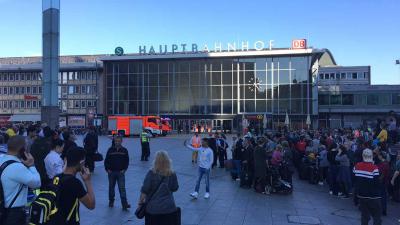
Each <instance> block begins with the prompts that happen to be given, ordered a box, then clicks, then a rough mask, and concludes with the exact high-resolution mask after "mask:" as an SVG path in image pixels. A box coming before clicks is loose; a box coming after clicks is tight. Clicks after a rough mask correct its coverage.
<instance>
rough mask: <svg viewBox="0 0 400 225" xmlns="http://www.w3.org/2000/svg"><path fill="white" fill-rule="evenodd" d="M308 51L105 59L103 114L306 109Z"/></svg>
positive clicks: (293, 111) (292, 111) (308, 101)
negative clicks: (275, 54) (247, 55)
mask: <svg viewBox="0 0 400 225" xmlns="http://www.w3.org/2000/svg"><path fill="white" fill-rule="evenodd" d="M310 58H311V56H292V57H290V56H287V57H281V56H280V57H260V58H207V59H168V60H146V61H139V60H124V61H105V62H104V66H105V75H106V107H107V108H106V110H107V111H106V112H107V114H108V115H115V114H136V115H237V114H275V115H276V114H281V115H284V114H286V112H287V113H289V114H293V115H307V114H309V113H311V112H312V110H311V107H312V99H313V96H312V90H311V88H312V84H311V80H312V79H311V74H310V67H311V65H310V61H311V59H310Z"/></svg>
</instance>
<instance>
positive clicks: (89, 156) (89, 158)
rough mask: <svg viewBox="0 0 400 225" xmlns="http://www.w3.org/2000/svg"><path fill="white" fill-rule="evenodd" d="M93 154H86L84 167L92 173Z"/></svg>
mask: <svg viewBox="0 0 400 225" xmlns="http://www.w3.org/2000/svg"><path fill="white" fill-rule="evenodd" d="M93 155H94V153H86V159H85V165H86V166H87V168H88V169H89V171H90V172H91V173H92V172H93V171H94V160H93Z"/></svg>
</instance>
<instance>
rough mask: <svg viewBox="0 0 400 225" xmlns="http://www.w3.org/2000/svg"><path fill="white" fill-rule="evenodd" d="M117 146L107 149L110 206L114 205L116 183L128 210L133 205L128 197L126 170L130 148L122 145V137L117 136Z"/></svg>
mask: <svg viewBox="0 0 400 225" xmlns="http://www.w3.org/2000/svg"><path fill="white" fill-rule="evenodd" d="M114 140H115V146H114V147H110V148H109V149H108V151H107V155H106V159H105V160H104V167H105V169H106V171H107V173H108V184H109V190H108V199H109V202H108V206H109V207H110V208H112V207H114V199H115V183H117V184H118V190H119V195H120V198H121V204H122V209H123V210H128V209H129V208H130V207H131V206H130V205H129V204H128V200H127V198H126V188H125V172H126V170H127V169H128V166H129V154H128V150H127V149H126V148H125V147H123V146H122V137H121V136H117V137H115V139H114Z"/></svg>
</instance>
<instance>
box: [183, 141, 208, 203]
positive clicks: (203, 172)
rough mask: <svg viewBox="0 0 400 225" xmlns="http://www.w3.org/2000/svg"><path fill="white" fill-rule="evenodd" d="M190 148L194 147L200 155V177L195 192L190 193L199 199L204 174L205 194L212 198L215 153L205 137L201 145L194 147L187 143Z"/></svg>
mask: <svg viewBox="0 0 400 225" xmlns="http://www.w3.org/2000/svg"><path fill="white" fill-rule="evenodd" d="M187 147H188V148H190V149H192V150H193V151H197V152H198V153H199V156H198V164H199V177H198V179H197V183H196V188H195V191H194V192H193V193H191V194H190V196H192V197H193V198H194V199H197V197H198V196H199V189H200V182H201V179H202V177H203V176H205V179H206V193H205V195H204V198H205V199H208V198H210V171H211V166H212V164H213V161H214V153H213V151H212V150H211V148H209V147H208V139H207V138H203V139H202V140H201V147H200V148H194V147H192V146H190V145H187Z"/></svg>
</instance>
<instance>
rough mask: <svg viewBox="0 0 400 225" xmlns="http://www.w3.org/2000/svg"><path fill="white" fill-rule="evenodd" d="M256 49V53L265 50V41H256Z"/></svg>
mask: <svg viewBox="0 0 400 225" xmlns="http://www.w3.org/2000/svg"><path fill="white" fill-rule="evenodd" d="M254 49H255V50H256V51H261V50H263V49H264V42H263V41H256V42H255V43H254Z"/></svg>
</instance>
